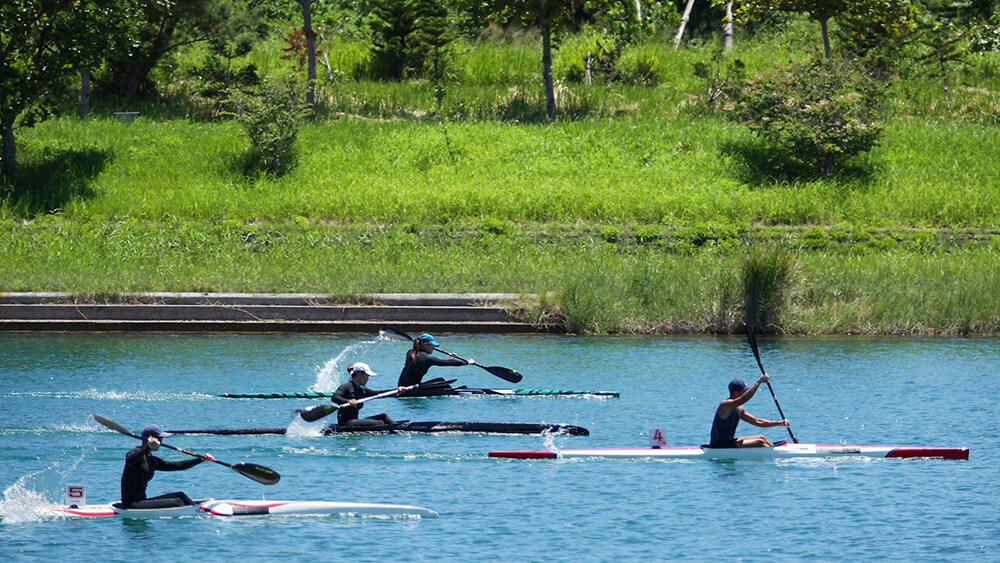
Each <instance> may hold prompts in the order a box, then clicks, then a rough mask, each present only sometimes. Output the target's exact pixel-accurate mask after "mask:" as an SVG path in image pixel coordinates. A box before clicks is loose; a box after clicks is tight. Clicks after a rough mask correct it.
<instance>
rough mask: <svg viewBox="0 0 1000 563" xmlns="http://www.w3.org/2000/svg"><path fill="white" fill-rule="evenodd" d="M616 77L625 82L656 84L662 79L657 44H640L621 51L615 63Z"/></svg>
mask: <svg viewBox="0 0 1000 563" xmlns="http://www.w3.org/2000/svg"><path fill="white" fill-rule="evenodd" d="M615 69H616V70H617V71H618V77H619V79H620V80H621V81H622V82H625V83H627V84H636V85H640V86H656V85H657V84H659V83H660V82H662V81H663V68H662V65H661V64H660V57H659V53H658V49H657V46H655V45H652V44H642V45H634V46H630V47H628V48H626V49H624V50H623V51H622V54H621V56H620V57H619V58H618V61H617V62H616V63H615Z"/></svg>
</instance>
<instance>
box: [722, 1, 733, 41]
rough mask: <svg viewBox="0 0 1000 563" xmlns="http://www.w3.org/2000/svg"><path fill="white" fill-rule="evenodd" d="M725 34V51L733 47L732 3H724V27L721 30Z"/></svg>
mask: <svg viewBox="0 0 1000 563" xmlns="http://www.w3.org/2000/svg"><path fill="white" fill-rule="evenodd" d="M723 35H724V36H725V45H726V52H729V51H730V50H731V49H732V48H733V3H732V2H729V3H727V4H726V27H725V30H724V31H723Z"/></svg>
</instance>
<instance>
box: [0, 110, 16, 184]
mask: <svg viewBox="0 0 1000 563" xmlns="http://www.w3.org/2000/svg"><path fill="white" fill-rule="evenodd" d="M0 139H2V140H3V175H4V178H6V179H7V181H8V182H13V181H14V172H15V171H16V170H17V145H16V144H15V141H14V120H13V119H10V120H9V121H8V120H4V121H3V123H0Z"/></svg>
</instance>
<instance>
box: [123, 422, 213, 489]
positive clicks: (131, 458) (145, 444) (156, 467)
mask: <svg viewBox="0 0 1000 563" xmlns="http://www.w3.org/2000/svg"><path fill="white" fill-rule="evenodd" d="M166 436H167V435H166V434H165V433H164V432H163V429H162V428H160V427H159V426H157V425H155V424H150V425H147V426H146V427H145V428H143V429H142V435H141V436H140V437H141V438H142V445H141V446H137V447H135V448H132V449H131V450H129V452H128V453H127V454H125V469H124V470H123V471H122V506H123V507H125V508H133V509H135V508H144V509H145V508H175V507H179V506H190V505H193V504H194V501H192V500H191V498H190V497H188V496H187V495H186V494H184V493H181V492H177V493H168V494H165V495H160V496H158V497H153V498H146V485H148V484H149V481H150V480H152V478H153V475H154V474H155V473H156V472H157V471H183V470H185V469H190V468H192V467H194V466H195V465H198V464H199V463H201V462H203V461H214V460H215V457H213V456H212V454H205V455H203V456H202V457H199V458H195V459H190V460H184V461H167V460H165V459H162V458H159V457H156V456H155V455H153V452H155V451H156V450H158V449H160V440H162V439H163V438H165V437H166Z"/></svg>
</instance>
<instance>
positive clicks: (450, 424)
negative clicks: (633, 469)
mask: <svg viewBox="0 0 1000 563" xmlns="http://www.w3.org/2000/svg"><path fill="white" fill-rule="evenodd" d="M286 432H287V429H286V428H281V427H278V428H219V429H202V430H167V433H169V434H215V435H219V436H241V435H263V434H285V433H286ZM405 432H419V433H430V434H436V433H443V432H463V433H468V434H561V435H564V436H589V435H590V431H589V430H587V429H586V428H583V427H581V426H573V425H572V424H541V423H532V422H469V421H421V422H411V421H408V420H404V421H400V422H397V423H395V424H386V425H382V426H363V427H339V426H337V425H336V424H331V425H330V426H327V427H326V428H325V429H324V430H323V434H326V435H328V436H329V435H334V434H398V433H405Z"/></svg>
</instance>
